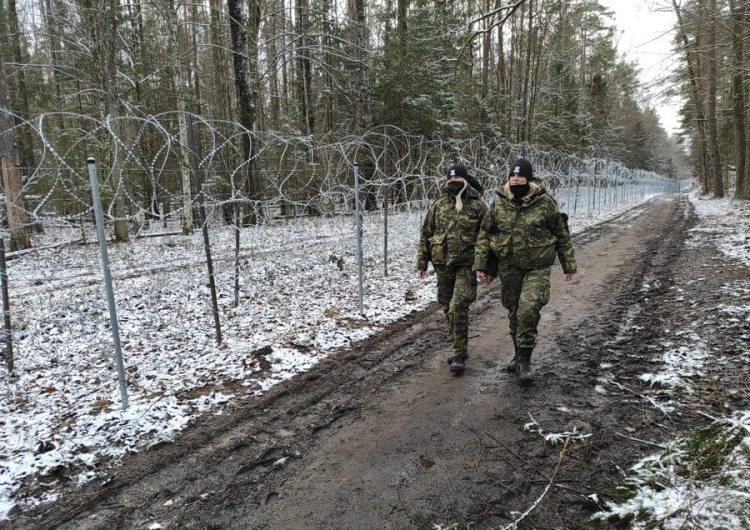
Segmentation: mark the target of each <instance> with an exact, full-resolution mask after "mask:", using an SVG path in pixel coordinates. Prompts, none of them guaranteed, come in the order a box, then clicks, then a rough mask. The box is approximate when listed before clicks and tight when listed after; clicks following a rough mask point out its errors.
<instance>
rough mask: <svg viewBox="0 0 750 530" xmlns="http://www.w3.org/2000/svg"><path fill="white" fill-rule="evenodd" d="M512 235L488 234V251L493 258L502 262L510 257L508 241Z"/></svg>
mask: <svg viewBox="0 0 750 530" xmlns="http://www.w3.org/2000/svg"><path fill="white" fill-rule="evenodd" d="M511 237H512V234H510V233H509V232H495V233H491V234H490V238H489V239H490V250H491V251H492V253H493V254H495V256H497V257H498V258H499V259H500V262H501V263H502V262H504V261H505V260H507V259H508V258H509V257H510V240H511Z"/></svg>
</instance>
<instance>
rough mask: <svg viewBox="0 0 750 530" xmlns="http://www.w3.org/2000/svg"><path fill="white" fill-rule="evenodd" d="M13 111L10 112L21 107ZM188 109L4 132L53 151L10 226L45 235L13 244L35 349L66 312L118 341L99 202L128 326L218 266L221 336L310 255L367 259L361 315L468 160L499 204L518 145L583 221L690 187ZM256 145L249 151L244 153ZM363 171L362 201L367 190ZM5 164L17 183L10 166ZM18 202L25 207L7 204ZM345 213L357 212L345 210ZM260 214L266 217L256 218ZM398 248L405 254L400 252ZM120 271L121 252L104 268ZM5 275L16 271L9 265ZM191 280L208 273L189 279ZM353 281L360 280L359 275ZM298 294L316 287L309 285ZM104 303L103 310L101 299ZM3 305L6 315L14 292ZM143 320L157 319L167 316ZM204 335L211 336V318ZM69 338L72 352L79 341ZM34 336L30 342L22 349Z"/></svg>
mask: <svg viewBox="0 0 750 530" xmlns="http://www.w3.org/2000/svg"><path fill="white" fill-rule="evenodd" d="M0 118H2V117H1V116H0ZM4 118H5V122H7V121H8V120H7V118H8V116H7V115H6V116H5V117H4ZM14 118H17V117H14ZM179 121H180V120H178V119H177V116H176V115H175V114H164V115H160V116H154V117H149V118H145V119H135V118H123V119H118V120H95V119H92V118H90V117H84V116H79V115H73V114H64V113H57V114H47V115H43V116H39V117H37V118H35V119H34V120H32V121H28V122H23V121H22V120H18V119H16V120H15V122H16V123H20V124H21V125H15V126H13V127H7V128H6V129H5V130H4V131H2V132H0V145H17V142H16V141H15V137H16V136H20V132H21V131H20V128H21V127H23V126H27V127H30V128H31V130H32V131H33V133H34V135H35V137H34V142H33V143H34V145H35V146H37V149H36V152H38V153H39V156H38V157H37V158H38V159H37V160H36V161H35V164H34V166H33V169H29V168H18V171H19V174H20V175H21V177H22V178H21V179H20V182H21V187H20V189H21V191H20V192H16V193H15V195H14V197H6V201H3V203H4V205H5V208H4V210H3V219H2V220H3V221H4V226H5V234H8V233H9V232H10V233H11V236H12V231H13V230H14V229H16V230H18V229H19V225H18V220H19V219H22V223H21V224H20V228H23V229H25V230H28V231H29V232H30V233H31V234H32V235H31V237H30V242H31V245H30V246H31V248H29V249H24V250H21V251H17V252H11V253H8V257H9V259H10V258H24V257H25V256H26V255H27V254H28V255H29V257H28V258H27V259H18V261H17V262H13V265H11V266H10V267H9V270H8V271H7V272H8V277H9V278H10V280H9V285H10V288H9V298H10V305H12V306H14V313H13V316H14V318H15V322H16V323H15V324H14V326H15V327H22V328H23V329H24V330H34V333H31V334H29V333H22V335H23V336H24V337H25V339H24V340H25V348H27V349H28V348H29V347H31V348H32V349H34V350H35V351H37V352H39V351H41V352H44V351H47V350H48V349H49V350H50V352H55V351H58V350H57V348H58V347H57V346H56V347H55V348H50V346H49V344H50V343H49V341H48V340H47V339H48V338H49V333H53V334H58V333H59V330H58V326H56V325H52V326H51V327H49V326H48V325H49V322H48V319H49V318H52V317H50V315H58V314H63V313H64V314H65V318H64V321H65V322H68V323H69V324H71V325H72V326H73V327H74V328H75V329H77V330H79V332H80V334H81V337H82V338H81V339H80V340H77V341H76V344H77V345H74V346H73V349H74V350H75V349H76V348H80V345H81V344H85V345H86V346H85V347H84V349H87V350H88V351H96V350H98V351H102V352H104V351H110V350H111V343H112V338H106V337H104V335H106V334H103V329H106V328H107V326H108V324H107V323H106V319H105V318H104V317H103V316H102V315H103V314H104V311H103V309H102V301H101V300H98V299H99V297H100V296H101V279H100V275H99V272H98V271H97V270H96V264H97V262H99V260H100V259H101V257H100V256H98V255H97V253H96V251H95V249H94V248H93V247H94V245H92V244H89V243H96V241H97V240H100V239H101V238H100V237H98V234H97V226H96V223H95V217H96V215H95V213H96V212H95V209H94V204H95V203H96V204H97V206H98V205H101V209H102V211H103V216H101V218H102V219H103V222H104V225H105V226H106V229H107V230H108V231H109V233H110V235H109V236H107V238H108V239H109V238H110V237H111V234H112V232H113V231H114V226H115V224H116V223H118V222H120V223H121V224H122V223H124V224H125V225H126V227H127V231H128V234H130V241H131V242H130V243H129V244H128V245H124V246H122V245H114V246H113V248H112V263H111V272H112V276H113V278H114V284H115V286H116V287H115V288H116V289H118V290H120V292H119V293H117V292H116V293H115V297H116V298H117V305H118V306H124V311H123V312H121V314H120V317H121V318H122V319H123V320H124V321H125V322H127V321H128V320H135V319H136V318H135V314H136V313H138V312H139V311H140V309H139V306H135V307H130V306H129V302H128V301H129V300H131V299H132V298H133V295H132V294H131V293H132V292H133V290H134V289H135V290H136V291H138V292H139V295H138V296H146V295H151V294H152V293H153V295H154V296H155V298H154V299H153V300H151V301H149V302H146V303H147V305H152V304H153V305H155V306H159V304H160V303H161V304H162V305H166V306H169V307H175V311H176V313H175V314H174V315H173V318H174V319H181V318H183V317H184V313H183V312H184V311H185V305H184V304H183V302H180V303H179V304H178V303H175V302H173V301H171V299H170V301H167V302H164V300H165V299H166V296H167V295H166V294H164V286H165V285H180V286H181V287H180V288H179V290H180V293H181V294H180V296H181V297H182V298H183V299H184V300H191V299H192V298H194V296H195V295H194V293H193V290H196V289H197V290H198V291H199V292H203V290H204V287H205V285H204V280H202V279H201V278H205V277H206V276H208V277H209V284H210V294H211V301H212V303H211V305H210V307H207V305H206V304H203V305H201V304H200V303H199V304H198V305H199V306H200V307H201V308H202V309H200V311H203V312H205V313H209V314H213V315H214V321H215V327H216V329H215V334H216V336H217V337H219V339H218V342H221V338H220V337H221V333H222V329H221V325H222V324H221V323H224V326H225V327H226V322H232V321H233V319H234V315H235V314H236V312H237V311H247V312H250V311H251V310H255V309H256V308H255V307H253V306H252V304H254V303H257V302H258V301H259V300H270V299H278V300H280V298H278V288H279V285H278V284H277V283H276V282H275V281H274V280H273V278H275V277H276V275H277V274H279V271H278V270H274V267H275V268H277V269H279V270H283V271H285V272H284V273H285V274H291V275H292V276H294V275H297V276H299V277H302V275H303V274H307V273H309V272H310V271H309V267H308V265H309V264H310V263H312V264H314V265H315V266H320V265H323V266H324V269H325V270H324V271H323V272H321V273H316V274H324V275H326V277H327V278H328V282H329V285H332V284H333V282H334V278H335V277H336V278H338V280H339V281H340V280H341V278H339V277H338V276H337V275H340V274H342V271H343V265H342V263H343V262H344V261H346V262H347V263H351V262H352V261H357V263H356V265H357V267H358V268H359V270H360V285H359V295H360V311H359V313H362V314H364V312H365V311H364V310H363V308H362V295H363V291H364V290H366V289H367V288H368V286H367V285H364V286H363V285H362V282H361V271H362V270H363V263H362V261H363V260H364V261H365V262H366V263H365V264H364V265H366V267H367V270H368V271H369V272H368V273H367V274H369V276H370V279H372V278H373V276H374V275H377V276H378V277H380V278H382V277H384V276H388V265H389V263H392V264H393V266H394V267H396V268H398V269H399V274H401V275H402V276H401V278H404V276H403V270H404V269H405V268H408V269H411V266H409V265H407V263H409V262H411V256H412V255H413V254H414V251H415V248H416V242H417V238H418V229H419V226H420V224H421V219H422V217H423V213H424V210H425V209H426V208H427V206H428V205H429V203H430V202H431V201H432V200H433V199H434V198H435V197H436V196H437V195H438V193H439V192H440V187H441V185H442V183H443V182H444V180H445V177H444V175H445V173H446V171H447V169H448V167H450V165H452V164H454V163H457V162H460V163H463V164H465V165H466V166H467V167H468V168H469V171H470V172H471V173H472V174H473V175H474V176H475V177H477V178H478V179H479V180H480V182H482V184H483V185H484V186H485V189H486V191H485V195H484V199H485V201H486V202H487V203H489V202H491V201H492V198H493V193H494V192H493V191H492V190H493V189H494V188H497V187H499V186H500V185H501V184H503V183H504V182H505V181H506V179H507V175H508V172H509V166H508V164H509V163H512V161H513V160H515V159H516V158H518V157H519V156H523V157H526V158H528V159H529V160H531V162H532V163H533V164H534V168H535V175H536V176H537V177H538V178H540V179H543V180H544V181H545V182H546V183H547V186H548V189H549V190H550V192H551V193H552V195H553V196H555V197H556V198H557V200H558V202H559V203H560V204H561V207H562V209H563V210H564V211H565V212H567V213H568V215H569V216H570V218H571V220H572V222H573V223H574V222H575V219H576V216H577V215H584V214H586V213H589V212H591V211H594V210H597V209H601V208H607V207H613V206H618V205H626V204H634V203H637V202H640V201H642V200H643V199H644V198H646V197H649V196H651V195H654V194H657V193H664V192H674V191H679V189H680V188H681V187H682V186H685V183H680V182H676V181H674V180H671V179H668V178H665V177H663V176H660V175H656V174H654V173H650V172H645V171H638V170H631V169H628V168H625V167H624V166H622V165H620V164H618V163H616V162H612V161H607V160H600V159H586V158H582V157H577V156H571V155H566V154H564V153H559V152H555V151H545V150H542V149H539V148H537V147H535V146H532V145H515V144H510V143H507V142H504V141H502V140H500V139H497V138H491V137H488V136H484V135H479V136H477V137H475V138H469V139H462V140H440V139H426V138H424V137H420V136H416V135H411V134H408V133H406V132H405V131H402V130H399V129H396V128H393V127H381V128H378V129H376V130H371V131H368V132H366V133H365V134H363V135H361V136H358V137H344V138H336V137H333V136H329V137H326V138H323V139H314V138H310V137H299V136H295V137H292V136H284V135H280V134H274V133H269V132H264V133H255V132H254V133H252V134H250V133H249V132H248V131H245V130H242V129H241V128H240V127H239V126H238V125H237V124H236V123H232V122H221V121H211V120H207V119H205V118H201V117H199V116H194V115H191V116H189V119H188V120H186V121H187V123H189V124H191V127H192V129H191V134H190V135H185V134H183V135H182V136H183V137H185V139H184V140H183V138H181V136H180V135H179V134H178V133H177V132H175V130H176V128H177V123H178V122H179ZM188 138H189V139H190V141H189V142H188V141H187V140H188ZM246 140H252V143H251V144H250V146H249V147H248V144H247V143H244V144H243V141H246ZM248 149H249V152H250V153H251V156H250V157H248V156H246V153H245V150H248ZM90 156H93V157H94V159H95V160H96V161H97V164H96V165H97V168H98V171H96V172H95V174H96V175H97V177H95V178H97V181H96V182H97V183H98V188H99V190H100V192H99V197H98V199H99V200H94V197H93V196H92V188H93V187H94V186H92V182H91V181H90V178H89V177H90V175H89V174H87V172H88V167H87V159H88V158H89V157H90ZM355 168H356V174H357V184H358V185H359V186H358V189H359V192H360V197H359V201H357V200H355V189H354V188H355ZM3 171H4V175H3V184H4V186H5V188H4V191H6V192H7V191H8V190H7V189H6V188H7V184H8V182H9V180H8V178H7V174H6V173H7V172H8V169H7V166H6V165H3ZM6 195H7V193H6ZM19 196H20V200H19ZM357 203H359V206H360V208H361V209H363V210H364V213H362V212H361V216H359V217H357V219H359V220H361V221H363V224H358V225H357V227H356V232H357V234H355V226H354V225H355V223H354V222H353V220H354V215H353V214H354V213H355V206H356V204H357ZM11 210H13V212H12V213H13V215H7V214H8V213H11ZM19 212H20V213H21V215H19ZM240 212H242V215H243V217H242V219H241V218H240ZM187 217H189V218H190V219H192V221H191V229H192V228H200V229H201V231H202V232H203V241H200V240H196V238H183V240H179V239H175V237H177V238H179V237H180V236H179V234H181V233H183V234H184V233H185V229H184V227H185V219H186V218H187ZM341 218H345V219H346V222H343V223H342V222H340V221H341ZM248 219H252V222H246V223H244V224H243V222H242V221H243V220H244V221H246V220H248ZM389 219H390V221H389ZM13 223H16V225H15V226H13ZM100 229H101V228H100ZM147 236H153V237H152V238H151V239H152V240H153V241H154V242H152V243H145V242H141V243H134V241H138V240H140V241H144V238H146V237H147ZM5 237H7V235H6V236H5ZM159 239H161V241H159V242H157V240H159ZM11 241H13V239H12V237H11ZM363 241H364V246H365V252H364V258H363V257H362V255H361V252H359V251H358V252H357V253H356V254H359V255H356V256H355V255H354V254H355V252H354V248H355V243H356V244H357V246H359V247H360V248H361V245H362V244H363ZM66 247H67V248H66ZM62 249H65V250H62ZM389 249H390V252H391V253H393V255H394V256H398V258H396V257H391V256H389ZM289 256H297V257H300V256H302V257H303V261H304V262H305V264H304V265H297V266H296V267H297V268H296V269H295V270H289V264H288V261H289V258H288V257H289ZM404 256H409V258H408V259H405V258H404ZM214 262H215V263H216V268H215V270H214V268H213V263H214ZM274 264H275V265H274ZM206 265H208V274H206V271H205V269H206ZM109 267H110V264H109V263H107V264H106V265H105V272H109ZM2 272H3V273H5V272H6V270H5V266H3V271H2ZM185 276H189V277H195V278H197V279H195V280H193V281H188V282H185ZM269 278H271V281H270V282H269V281H268V279H269ZM307 281H308V280H305V282H307ZM347 282H349V280H347ZM302 285H303V287H304V285H305V283H304V282H303V283H302ZM352 288H354V289H356V286H355V285H354V284H351V283H349V289H352ZM182 289H184V291H182ZM275 289H276V291H275ZM230 293H231V294H230ZM232 295H233V296H232ZM290 295H291V296H293V297H297V298H300V297H302V298H304V297H305V296H306V295H305V293H304V289H302V291H295V292H292V293H290ZM205 298H206V300H208V298H209V297H208V296H206V297H205ZM71 300H79V301H80V303H71ZM92 300H98V301H96V302H92ZM159 300H161V302H160V301H159ZM230 300H233V303H231V302H230ZM92 303H93V304H94V306H95V307H96V308H97V309H95V310H94V309H92V305H91V304H92ZM295 303H296V302H295ZM188 305H189V304H188ZM4 311H5V313H6V315H7V314H8V311H9V307H8V304H4ZM92 311H93V313H92ZM92 314H96V315H97V316H96V318H92V316H91V315H92ZM138 318H141V317H140V315H139V316H138ZM161 318H167V319H169V317H168V316H167V315H164V314H162V312H161V310H160V316H159V319H158V320H159V323H157V324H158V325H157V327H158V329H161V330H165V326H164V325H163V323H161ZM205 320H207V319H202V321H203V323H204V324H205ZM144 322H146V324H144V325H147V326H150V325H151V324H152V323H153V322H152V321H151V320H147V321H144ZM201 325H203V324H201ZM87 326H89V327H90V328H91V329H87ZM48 327H49V329H48ZM109 327H110V328H111V327H114V326H112V325H111V324H110V325H109ZM123 327H124V329H125V332H124V333H125V335H126V338H125V341H126V342H128V343H130V344H132V343H134V342H138V339H137V338H136V336H135V335H137V330H134V329H130V330H129V329H128V326H127V324H125V325H124V326H123ZM172 327H174V326H172ZM201 329H202V328H201ZM192 332H193V330H192V329H190V330H189V331H186V330H183V331H182V332H180V333H177V335H174V333H173V332H172V331H171V330H170V331H166V330H165V331H164V333H165V337H164V340H165V341H167V342H170V341H177V342H179V340H180V338H181V337H184V336H186V335H188V334H190V333H192ZM203 332H204V333H207V334H210V333H211V331H210V326H208V327H207V328H206V329H205V330H203ZM230 335H231V333H230ZM10 336H11V327H10V326H9V325H7V326H6V329H5V337H6V339H8V342H7V344H8V347H7V348H6V351H10V342H9V340H10ZM58 336H59V335H58ZM117 341H118V338H117V337H114V342H115V343H117ZM53 342H54V341H53ZM59 347H60V348H63V349H64V350H66V351H67V353H66V355H69V354H71V351H72V350H71V347H70V346H68V345H61V346H59ZM23 348H24V347H23V346H22V347H21V348H19V351H20V355H23ZM50 355H57V354H56V353H50ZM105 357H106V355H105Z"/></svg>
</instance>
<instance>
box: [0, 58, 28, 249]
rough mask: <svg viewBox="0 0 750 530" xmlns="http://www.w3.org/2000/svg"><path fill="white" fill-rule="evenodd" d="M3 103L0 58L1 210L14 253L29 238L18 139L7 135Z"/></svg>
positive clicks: (7, 118) (10, 124)
mask: <svg viewBox="0 0 750 530" xmlns="http://www.w3.org/2000/svg"><path fill="white" fill-rule="evenodd" d="M5 101H7V84H6V75H5V64H4V63H3V60H2V56H0V132H2V133H4V134H2V135H0V172H2V178H3V190H4V192H5V208H6V210H7V217H8V227H9V229H10V250H12V251H14V250H22V249H25V248H31V238H30V237H29V228H28V217H27V215H26V208H25V200H24V195H23V181H22V179H21V173H20V171H19V170H18V167H17V166H16V161H17V160H18V139H17V138H16V135H15V134H14V133H12V132H11V131H13V129H14V127H13V125H14V120H13V115H12V114H11V113H10V112H8V109H6V108H5V107H4V106H3V105H2V103H3V102H5Z"/></svg>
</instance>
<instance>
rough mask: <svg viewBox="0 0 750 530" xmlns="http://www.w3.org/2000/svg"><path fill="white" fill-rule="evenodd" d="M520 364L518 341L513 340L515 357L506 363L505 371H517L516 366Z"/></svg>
mask: <svg viewBox="0 0 750 530" xmlns="http://www.w3.org/2000/svg"><path fill="white" fill-rule="evenodd" d="M517 366H518V347H517V346H516V341H515V340H514V341H513V359H511V361H510V362H509V363H508V364H506V365H505V371H506V372H513V373H515V372H516V368H517Z"/></svg>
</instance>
